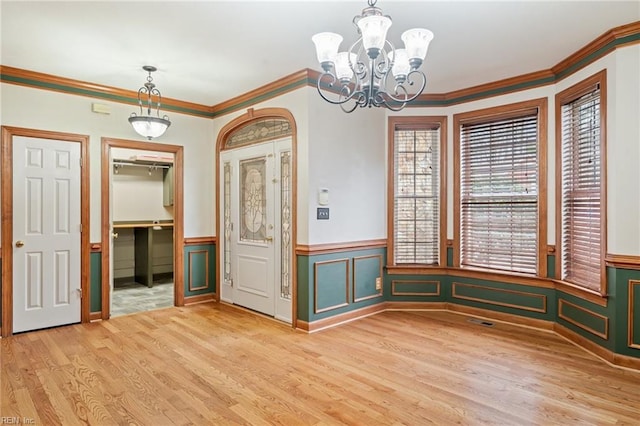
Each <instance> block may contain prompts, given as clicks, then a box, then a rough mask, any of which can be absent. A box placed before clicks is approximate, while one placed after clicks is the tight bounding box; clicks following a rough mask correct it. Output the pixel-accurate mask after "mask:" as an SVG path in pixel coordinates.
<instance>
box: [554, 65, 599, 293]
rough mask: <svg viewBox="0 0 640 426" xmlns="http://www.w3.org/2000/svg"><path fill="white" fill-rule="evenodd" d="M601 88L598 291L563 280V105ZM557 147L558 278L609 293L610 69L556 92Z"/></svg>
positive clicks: (591, 290)
mask: <svg viewBox="0 0 640 426" xmlns="http://www.w3.org/2000/svg"><path fill="white" fill-rule="evenodd" d="M596 85H597V86H599V89H600V107H599V109H600V289H599V291H595V290H593V289H590V288H588V287H585V286H583V285H580V284H577V283H574V282H570V281H564V280H563V279H562V256H563V253H562V207H563V206H562V172H563V170H562V162H563V161H562V160H563V159H562V148H563V146H562V127H563V126H562V107H563V106H564V105H566V104H569V103H571V102H573V101H575V100H577V99H578V98H580V97H582V96H583V95H586V94H587V93H589V92H591V89H592V88H593V87H594V86H596ZM555 122H556V129H555V130H556V131H555V139H556V143H555V145H556V146H555V149H556V153H555V154H556V170H555V172H556V176H555V180H556V182H555V183H556V188H555V189H556V218H555V220H556V251H555V255H556V262H555V271H554V276H555V279H556V280H558V281H559V282H560V283H562V284H565V285H568V286H570V287H572V288H575V289H578V290H579V291H581V292H586V293H589V294H596V295H598V296H601V297H606V296H607V291H608V289H607V270H606V255H607V70H606V69H604V70H602V71H599V72H597V73H596V74H593V75H592V76H590V77H587V78H586V79H584V80H582V81H580V82H578V83H576V84H574V85H572V86H570V87H568V88H566V89H564V90H563V91H561V92H558V93H556V96H555Z"/></svg>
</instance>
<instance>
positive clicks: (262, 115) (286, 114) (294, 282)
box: [214, 108, 298, 328]
mask: <svg viewBox="0 0 640 426" xmlns="http://www.w3.org/2000/svg"><path fill="white" fill-rule="evenodd" d="M268 118H279V119H284V120H287V121H288V122H289V125H290V126H291V131H292V133H291V191H292V194H291V242H292V243H291V246H292V253H291V256H292V262H291V263H292V265H291V309H292V312H291V326H292V327H293V328H296V327H297V319H298V276H297V261H296V251H297V247H296V246H297V242H298V238H297V228H298V226H297V223H298V214H297V211H298V209H297V206H298V197H297V194H298V179H297V177H298V172H297V171H298V165H297V158H298V156H297V145H298V140H297V134H298V131H297V128H296V121H295V119H294V117H293V114H292V113H291V112H290V111H289V110H288V109H285V108H262V109H258V110H254V109H253V108H249V109H248V110H247V112H246V113H244V114H242V115H240V116H238V117H236V118H235V119H233V120H231V121H230V122H229V123H227V124H226V125H225V126H224V127H222V129H221V130H220V132H219V133H218V138H217V141H216V158H215V169H214V170H216V171H218V170H219V167H220V166H221V163H220V153H221V151H223V150H224V149H225V145H226V141H227V138H228V137H229V136H230V135H231V134H232V133H233V132H234V131H235V130H237V129H239V128H241V127H244V126H246V125H248V124H251V123H253V122H255V121H260V120H264V119H268ZM215 176H216V205H215V212H216V214H219V212H220V199H221V196H222V195H221V194H222V192H223V191H224V188H223V185H224V182H220V179H218V176H219V173H218V172H216V173H215ZM220 232H221V230H220V218H219V217H218V218H216V236H217V238H218V239H220V238H221V237H220V235H221V233H220ZM218 248H219V245H218ZM222 267H223V265H222V256H221V254H220V250H218V249H216V271H221V270H222ZM220 285H221V282H220V279H219V273H218V274H216V301H218V302H219V301H220Z"/></svg>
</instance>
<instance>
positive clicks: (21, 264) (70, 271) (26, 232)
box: [13, 137, 81, 333]
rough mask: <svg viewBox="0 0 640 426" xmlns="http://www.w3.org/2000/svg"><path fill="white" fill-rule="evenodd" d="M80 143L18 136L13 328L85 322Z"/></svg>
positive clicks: (15, 171) (14, 143) (15, 185)
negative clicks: (82, 313)
mask: <svg viewBox="0 0 640 426" xmlns="http://www.w3.org/2000/svg"><path fill="white" fill-rule="evenodd" d="M80 173H81V172H80V144H79V143H75V142H65V141H56V140H49V139H38V138H29V137H16V138H14V140H13V239H14V247H13V250H14V252H13V332H14V333H17V332H21V331H27V330H34V329H39V328H46V327H52V326H57V325H63V324H71V323H76V322H80V311H81V287H80V284H81V283H80V270H81V263H80V262H81V261H80V254H81V250H80V230H81V223H80Z"/></svg>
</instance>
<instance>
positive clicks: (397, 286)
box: [384, 274, 448, 302]
mask: <svg viewBox="0 0 640 426" xmlns="http://www.w3.org/2000/svg"><path fill="white" fill-rule="evenodd" d="M384 287H385V292H384V295H385V299H386V300H391V301H394V302H427V301H428V302H444V301H445V300H447V294H448V288H447V287H448V277H446V276H444V275H427V274H424V275H387V276H386V277H385V286H384ZM437 293H439V294H437Z"/></svg>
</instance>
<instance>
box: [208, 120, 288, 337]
mask: <svg viewBox="0 0 640 426" xmlns="http://www.w3.org/2000/svg"><path fill="white" fill-rule="evenodd" d="M296 133H297V132H296V125H295V120H294V118H293V115H292V114H291V113H290V112H289V111H288V110H286V109H282V108H265V109H260V110H253V109H249V110H248V111H247V112H246V113H245V114H243V115H241V116H240V117H237V118H236V119H234V120H232V121H231V122H230V123H228V124H227V125H226V126H224V127H223V128H222V130H221V131H220V133H219V135H218V139H217V143H216V170H217V185H216V212H217V220H216V235H217V236H218V237H217V241H218V249H217V250H216V261H217V274H218V277H217V278H218V279H217V280H216V287H217V288H216V295H217V298H218V300H222V301H224V302H228V303H234V304H238V305H240V306H244V307H247V308H249V309H253V310H256V311H259V312H262V313H265V314H266V315H269V316H273V317H275V318H277V319H280V320H283V321H286V322H290V323H291V324H292V326H293V327H295V326H296V317H297V307H296V302H297V293H296V262H295V258H294V256H295V244H296V241H297V240H296V222H297V215H296V192H297V191H296V186H297V180H296V145H297V140H296Z"/></svg>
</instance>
